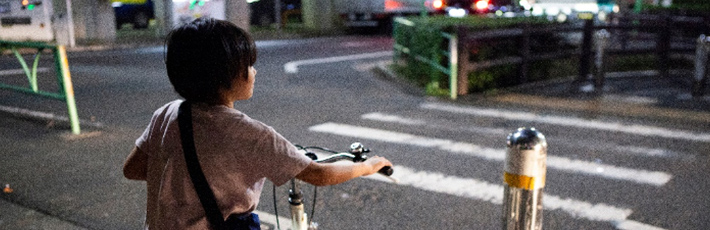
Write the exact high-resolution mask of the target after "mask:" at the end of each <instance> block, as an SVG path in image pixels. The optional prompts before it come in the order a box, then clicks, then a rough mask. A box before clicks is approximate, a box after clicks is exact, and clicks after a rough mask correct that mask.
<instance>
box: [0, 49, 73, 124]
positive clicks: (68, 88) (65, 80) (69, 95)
mask: <svg viewBox="0 0 710 230" xmlns="http://www.w3.org/2000/svg"><path fill="white" fill-rule="evenodd" d="M0 48H2V49H9V50H11V51H12V53H13V54H14V55H15V57H16V58H17V60H18V61H19V62H20V65H22V70H23V72H24V74H25V75H26V76H27V80H28V82H29V85H28V86H19V85H9V84H4V83H0V89H9V90H14V91H18V92H22V93H27V94H31V95H36V96H41V97H46V98H51V99H56V100H63V101H65V102H66V104H67V110H68V114H69V122H70V124H71V131H72V133H74V134H80V133H81V128H80V127H79V116H78V114H77V110H76V101H75V99H74V88H73V86H72V82H71V75H70V73H69V62H68V60H67V53H66V49H65V48H64V46H63V45H51V44H46V43H41V42H15V41H2V40H0ZM18 49H23V50H27V49H30V50H32V49H34V50H36V51H37V52H36V53H35V54H34V59H33V62H32V66H28V65H27V62H26V61H25V58H24V57H22V54H21V53H20V51H19V50H18ZM44 50H50V51H51V52H52V54H53V56H54V68H55V70H56V74H57V76H56V77H57V84H58V85H59V92H49V91H43V90H41V89H39V85H38V83H37V69H38V65H39V60H40V57H41V55H42V52H43V51H44Z"/></svg>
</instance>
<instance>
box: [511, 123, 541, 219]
mask: <svg viewBox="0 0 710 230" xmlns="http://www.w3.org/2000/svg"><path fill="white" fill-rule="evenodd" d="M507 141H508V143H507V144H508V150H507V153H506V156H505V172H504V174H503V180H504V182H505V192H504V198H503V229H505V230H531V229H537V230H539V229H542V194H543V188H544V187H545V174H546V168H547V163H546V161H547V141H546V140H545V136H544V135H542V133H540V132H538V131H537V130H536V129H535V128H519V129H518V130H517V131H516V132H514V133H511V134H510V135H508V140H507Z"/></svg>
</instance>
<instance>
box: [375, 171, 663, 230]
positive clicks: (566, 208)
mask: <svg viewBox="0 0 710 230" xmlns="http://www.w3.org/2000/svg"><path fill="white" fill-rule="evenodd" d="M393 176H394V177H397V181H398V182H397V184H398V185H406V186H411V187H415V188H418V189H422V190H426V191H431V192H437V193H443V194H449V195H455V196H460V197H465V198H470V199H474V200H481V201H486V202H491V203H493V204H496V205H502V204H503V193H504V192H503V191H504V189H505V188H504V187H503V186H502V185H499V184H492V183H489V182H486V181H480V180H477V179H473V178H462V177H457V176H450V175H445V174H442V173H438V172H427V171H417V170H415V169H411V168H408V167H404V166H401V165H399V166H395V167H394V175H393ZM366 178H368V179H373V180H379V181H383V182H390V181H389V180H386V179H383V178H384V177H382V176H369V177H366ZM543 196H544V197H543V199H542V200H543V202H542V205H543V208H544V209H546V210H560V211H563V212H566V213H567V214H569V215H571V216H573V217H576V218H583V219H587V220H592V221H604V222H612V223H614V224H615V225H616V226H617V228H619V229H639V230H641V229H648V230H651V229H662V228H657V227H654V226H650V225H646V224H643V223H639V222H636V221H630V220H627V218H628V217H629V215H631V213H633V211H632V210H631V209H628V208H619V207H615V206H612V205H609V204H604V203H599V204H592V203H589V202H585V201H580V200H575V199H571V198H562V197H559V196H555V195H550V194H544V195H543ZM622 227H623V228H622Z"/></svg>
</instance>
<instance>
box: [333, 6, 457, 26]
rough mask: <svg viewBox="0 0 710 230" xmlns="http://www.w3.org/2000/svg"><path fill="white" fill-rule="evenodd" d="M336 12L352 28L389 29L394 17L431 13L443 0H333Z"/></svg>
mask: <svg viewBox="0 0 710 230" xmlns="http://www.w3.org/2000/svg"><path fill="white" fill-rule="evenodd" d="M332 2H333V6H334V11H335V12H337V13H338V14H339V15H340V18H341V19H342V20H343V22H344V25H345V26H347V27H350V28H367V27H382V26H384V27H387V26H389V25H391V23H392V17H394V16H406V15H417V14H420V13H422V11H425V12H426V13H431V12H434V11H435V10H436V8H435V6H436V5H437V4H441V3H442V2H443V0H357V1H353V0H332Z"/></svg>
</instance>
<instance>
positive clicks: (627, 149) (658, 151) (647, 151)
mask: <svg viewBox="0 0 710 230" xmlns="http://www.w3.org/2000/svg"><path fill="white" fill-rule="evenodd" d="M360 118H362V119H365V120H373V121H380V122H389V123H397V124H404V125H415V126H422V127H426V128H431V129H438V130H447V131H457V132H461V131H464V132H473V133H483V134H492V135H499V136H504V135H507V134H508V133H510V132H507V131H505V130H504V129H501V128H487V127H477V126H470V125H469V126H457V127H453V126H454V125H449V126H447V125H441V124H436V123H435V122H432V121H426V120H423V119H412V118H407V117H402V116H398V115H392V114H386V113H380V112H373V113H367V114H363V115H362V116H360ZM547 138H548V141H549V140H550V139H552V138H550V137H549V136H548V137H547ZM560 141H564V143H563V144H565V145H568V146H576V147H580V148H589V149H605V150H608V151H615V152H623V153H625V154H629V155H635V156H647V157H663V158H670V157H683V158H692V156H688V155H685V154H680V153H676V152H674V151H671V150H668V149H662V148H647V147H641V146H630V145H615V144H612V143H607V145H605V146H599V145H598V144H597V143H590V142H580V141H573V140H560Z"/></svg>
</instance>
